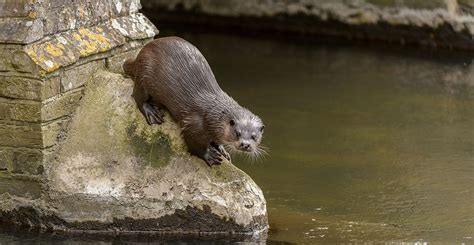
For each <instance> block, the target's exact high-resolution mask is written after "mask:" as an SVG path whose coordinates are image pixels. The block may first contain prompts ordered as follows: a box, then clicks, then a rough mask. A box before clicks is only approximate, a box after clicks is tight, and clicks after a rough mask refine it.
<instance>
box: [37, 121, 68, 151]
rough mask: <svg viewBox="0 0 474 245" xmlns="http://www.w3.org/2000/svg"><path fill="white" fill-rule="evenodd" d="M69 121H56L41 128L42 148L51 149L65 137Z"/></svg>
mask: <svg viewBox="0 0 474 245" xmlns="http://www.w3.org/2000/svg"><path fill="white" fill-rule="evenodd" d="M68 123H69V119H58V120H55V121H53V122H49V123H47V124H44V125H42V126H41V130H42V134H43V147H51V146H53V145H55V144H56V143H58V142H59V141H60V140H62V139H64V138H65V137H66V131H67V126H68Z"/></svg>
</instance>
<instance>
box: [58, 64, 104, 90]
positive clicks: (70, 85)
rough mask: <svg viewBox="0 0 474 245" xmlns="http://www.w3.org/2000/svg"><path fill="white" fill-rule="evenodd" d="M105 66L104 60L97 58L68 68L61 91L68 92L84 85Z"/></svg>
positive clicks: (63, 77)
mask: <svg viewBox="0 0 474 245" xmlns="http://www.w3.org/2000/svg"><path fill="white" fill-rule="evenodd" d="M104 68H105V62H104V60H96V61H91V62H88V63H85V64H83V65H80V66H75V67H72V68H70V69H67V70H66V71H64V75H63V76H62V78H61V92H66V91H69V90H71V89H75V88H78V87H80V86H82V85H84V83H85V82H86V81H88V80H89V79H90V78H91V76H92V75H93V74H94V73H96V72H97V71H98V70H100V69H104Z"/></svg>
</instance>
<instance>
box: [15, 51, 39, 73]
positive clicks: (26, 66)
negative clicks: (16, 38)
mask: <svg viewBox="0 0 474 245" xmlns="http://www.w3.org/2000/svg"><path fill="white" fill-rule="evenodd" d="M8 61H11V64H9V65H11V67H12V68H13V70H15V71H18V72H26V73H33V74H35V73H38V71H39V66H38V65H37V64H35V63H34V62H33V60H32V59H31V58H30V57H29V56H28V54H26V53H25V51H23V50H16V51H14V52H13V53H12V55H11V59H8Z"/></svg>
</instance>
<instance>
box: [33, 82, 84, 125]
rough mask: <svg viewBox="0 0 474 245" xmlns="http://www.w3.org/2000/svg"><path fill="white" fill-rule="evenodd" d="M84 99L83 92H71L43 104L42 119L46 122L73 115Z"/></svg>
mask: <svg viewBox="0 0 474 245" xmlns="http://www.w3.org/2000/svg"><path fill="white" fill-rule="evenodd" d="M81 98H82V91H81V90H79V91H70V92H68V93H65V94H61V95H60V96H58V97H57V98H54V99H51V100H49V101H48V102H46V103H44V104H43V107H42V108H41V119H42V121H44V122H47V121H51V120H54V119H58V118H61V117H64V116H69V115H71V114H72V113H73V112H74V110H75V109H76V108H77V106H78V103H79V101H80V100H81Z"/></svg>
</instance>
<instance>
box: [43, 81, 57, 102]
mask: <svg viewBox="0 0 474 245" xmlns="http://www.w3.org/2000/svg"><path fill="white" fill-rule="evenodd" d="M60 81H61V78H60V76H58V75H56V76H51V77H48V78H45V79H44V80H43V86H42V87H41V98H42V100H46V99H49V98H51V97H54V96H56V95H58V94H59V93H60V92H61V86H60V84H61V82H60Z"/></svg>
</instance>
